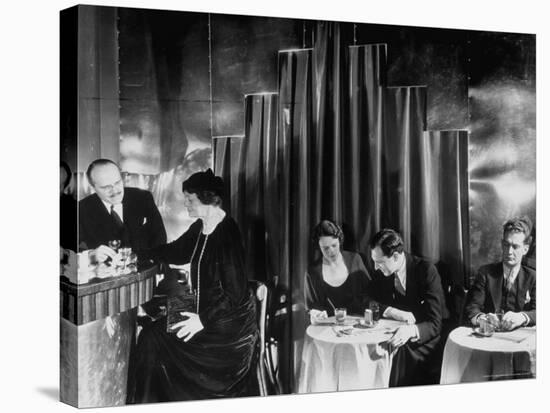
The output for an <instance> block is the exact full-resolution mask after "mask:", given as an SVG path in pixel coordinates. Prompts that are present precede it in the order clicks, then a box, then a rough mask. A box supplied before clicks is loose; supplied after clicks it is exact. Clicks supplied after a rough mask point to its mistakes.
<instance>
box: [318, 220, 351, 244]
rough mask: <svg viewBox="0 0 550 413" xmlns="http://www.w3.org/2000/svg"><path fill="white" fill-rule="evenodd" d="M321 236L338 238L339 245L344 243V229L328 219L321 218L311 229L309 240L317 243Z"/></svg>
mask: <svg viewBox="0 0 550 413" xmlns="http://www.w3.org/2000/svg"><path fill="white" fill-rule="evenodd" d="M321 237H332V238H338V240H339V241H340V246H343V244H344V231H342V228H341V227H340V226H339V225H338V224H336V223H335V222H333V221H331V220H329V219H324V220H322V221H321V222H319V223H318V224H317V225H316V226H315V227H314V228H313V231H311V241H312V242H313V243H314V244H317V243H318V242H319V239H320V238H321Z"/></svg>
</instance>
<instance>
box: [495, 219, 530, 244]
mask: <svg viewBox="0 0 550 413" xmlns="http://www.w3.org/2000/svg"><path fill="white" fill-rule="evenodd" d="M531 228H533V224H532V223H531V220H530V219H529V217H528V216H526V215H524V216H522V217H514V218H511V219H509V220H508V221H506V222H505V223H504V225H503V226H502V235H503V236H506V234H507V233H509V232H511V233H520V234H524V235H525V240H524V241H523V243H524V244H526V245H529V244H531V241H532V237H531Z"/></svg>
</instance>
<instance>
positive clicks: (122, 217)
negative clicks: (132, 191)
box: [101, 200, 124, 222]
mask: <svg viewBox="0 0 550 413" xmlns="http://www.w3.org/2000/svg"><path fill="white" fill-rule="evenodd" d="M101 202H103V205H105V208H107V212H108V213H109V215H111V205H113V204H110V203H108V202H105V201H103V200H101ZM113 209H114V210H115V212H116V213H117V214H118V216H119V217H120V220H121V221H122V222H124V214H123V212H122V203H120V204H116V205H115V206H114V208H113Z"/></svg>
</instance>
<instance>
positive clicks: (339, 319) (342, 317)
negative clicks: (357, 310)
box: [334, 308, 348, 325]
mask: <svg viewBox="0 0 550 413" xmlns="http://www.w3.org/2000/svg"><path fill="white" fill-rule="evenodd" d="M347 315H348V310H347V309H345V308H336V309H334V318H335V319H336V324H338V325H343V324H344V322H345V321H346V316H347Z"/></svg>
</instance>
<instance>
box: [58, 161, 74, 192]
mask: <svg viewBox="0 0 550 413" xmlns="http://www.w3.org/2000/svg"><path fill="white" fill-rule="evenodd" d="M60 169H64V170H65V173H66V174H67V177H66V178H65V182H63V189H65V188H67V186H68V185H69V182H71V177H72V175H73V173H72V172H71V168H70V167H69V165H68V164H67V162H65V161H61V164H60Z"/></svg>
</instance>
